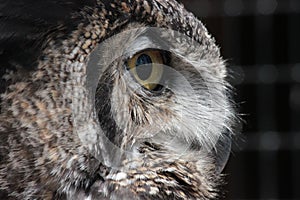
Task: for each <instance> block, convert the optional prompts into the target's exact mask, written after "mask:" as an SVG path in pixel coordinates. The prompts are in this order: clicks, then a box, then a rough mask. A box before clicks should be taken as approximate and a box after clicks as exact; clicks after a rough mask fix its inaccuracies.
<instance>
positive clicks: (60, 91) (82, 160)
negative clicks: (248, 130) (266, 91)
mask: <svg viewBox="0 0 300 200" xmlns="http://www.w3.org/2000/svg"><path fill="white" fill-rule="evenodd" d="M132 22H135V23H137V24H140V26H141V27H142V26H153V27H161V28H168V29H174V30H177V31H179V32H181V33H183V34H185V35H187V36H189V37H192V38H193V39H194V40H196V41H197V42H199V43H200V44H201V46H202V47H203V54H202V55H201V58H202V59H205V60H207V61H210V60H213V61H214V62H215V63H220V66H221V67H215V68H212V69H211V73H213V74H214V75H215V77H218V78H219V79H220V80H223V78H224V77H225V76H226V70H225V68H224V66H223V61H222V58H221V57H220V53H219V49H218V47H217V46H216V45H215V41H214V40H213V38H211V37H210V35H209V34H208V33H207V30H206V29H205V27H204V26H203V25H202V23H201V22H200V21H199V20H197V19H196V18H195V17H194V16H193V15H192V14H191V13H189V12H187V11H186V10H185V9H184V7H183V6H182V5H181V4H179V3H178V2H176V1H173V0H126V1H125V0H124V1H106V0H105V1H97V2H96V3H95V5H94V6H93V7H90V6H89V7H83V8H82V10H81V11H80V12H77V13H74V24H75V25H74V26H72V27H74V30H72V31H71V32H70V33H69V32H68V31H66V27H67V25H64V24H61V25H60V26H58V27H55V29H54V30H55V31H52V32H51V33H50V34H48V35H47V36H45V38H43V41H42V43H43V47H44V48H43V51H42V55H41V56H40V57H39V60H38V63H37V66H36V69H35V70H33V71H30V72H26V76H24V77H22V75H21V76H20V78H17V79H16V78H15V77H16V76H19V75H17V73H19V72H15V73H8V74H6V75H5V79H6V80H8V81H9V83H10V85H9V86H8V87H7V88H6V91H5V93H3V94H2V95H1V99H2V105H1V114H0V138H1V141H0V156H1V159H0V197H3V198H5V199H76V198H77V199H84V198H91V199H212V198H215V197H216V196H217V189H216V187H217V185H218V183H219V182H221V181H220V177H219V175H217V174H215V173H214V166H213V164H212V163H209V162H208V161H209V158H203V161H201V155H200V156H199V157H198V159H189V160H188V161H187V160H185V159H175V160H173V159H172V151H169V150H168V149H165V148H164V146H161V145H156V144H152V143H147V142H145V143H142V144H141V146H140V148H139V153H141V154H143V155H144V156H143V157H142V159H141V160H139V159H137V160H124V161H122V165H123V166H124V167H123V170H122V171H118V170H113V169H110V168H109V167H107V166H105V165H104V164H103V163H101V162H100V161H99V160H98V159H96V158H95V157H94V156H93V155H92V154H91V153H90V151H91V147H89V146H87V145H83V144H82V141H81V139H80V138H79V136H78V135H77V134H75V132H74V128H75V127H76V126H77V125H78V124H79V126H80V124H90V125H91V127H93V126H94V124H96V121H95V119H93V117H91V113H90V107H89V106H90V105H89V103H88V102H89V101H88V94H87V91H86V88H85V84H86V67H87V63H88V61H89V55H90V53H91V52H92V51H93V50H94V49H95V47H96V46H97V44H99V43H100V42H101V41H103V40H105V39H106V38H108V37H110V36H112V35H114V34H116V33H118V32H120V31H121V30H123V29H126V27H128V26H129V25H130V23H132ZM66 33H67V35H66ZM1 67H2V66H1ZM75 125H76V126H75ZM229 126H230V125H229ZM76 128H77V127H76ZM193 156H194V155H191V157H193ZM207 163H209V164H207ZM132 166H135V167H132Z"/></svg>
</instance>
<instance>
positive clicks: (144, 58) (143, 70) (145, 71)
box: [135, 54, 152, 81]
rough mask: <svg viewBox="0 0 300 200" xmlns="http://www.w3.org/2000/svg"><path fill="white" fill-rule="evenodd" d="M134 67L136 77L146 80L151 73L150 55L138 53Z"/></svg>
mask: <svg viewBox="0 0 300 200" xmlns="http://www.w3.org/2000/svg"><path fill="white" fill-rule="evenodd" d="M135 67H136V73H137V75H138V77H139V78H140V79H141V80H143V81H145V80H147V79H148V78H150V76H151V73H152V59H151V57H150V56H148V55H146V54H142V55H140V56H139V57H138V59H137V60H136V63H135Z"/></svg>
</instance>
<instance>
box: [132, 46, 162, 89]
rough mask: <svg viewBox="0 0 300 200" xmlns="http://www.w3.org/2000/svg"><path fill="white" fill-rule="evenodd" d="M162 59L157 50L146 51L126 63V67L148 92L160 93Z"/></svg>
mask: <svg viewBox="0 0 300 200" xmlns="http://www.w3.org/2000/svg"><path fill="white" fill-rule="evenodd" d="M163 64H164V58H163V55H162V53H161V52H160V51H158V50H146V51H143V52H140V53H138V54H136V55H134V56H133V57H132V58H130V59H129V60H128V61H127V65H128V66H127V67H128V69H129V70H130V72H131V74H132V76H133V77H134V78H135V80H136V81H137V82H138V83H139V84H140V85H142V86H143V87H144V88H146V89H147V90H150V91H160V90H161V89H162V88H163V86H162V85H161V84H160V82H161V79H162V77H163V73H164V68H163V66H162V65H163Z"/></svg>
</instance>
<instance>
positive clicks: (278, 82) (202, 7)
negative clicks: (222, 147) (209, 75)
mask: <svg viewBox="0 0 300 200" xmlns="http://www.w3.org/2000/svg"><path fill="white" fill-rule="evenodd" d="M182 2H183V3H184V4H185V5H186V7H187V8H188V10H190V11H192V12H193V13H195V14H196V15H197V16H198V17H199V18H200V19H201V20H202V22H203V23H204V24H205V25H206V26H207V28H208V30H209V32H210V33H211V34H212V35H213V36H214V37H215V39H216V41H217V43H218V44H219V46H220V47H221V51H222V55H223V57H224V58H225V59H227V61H228V66H229V69H230V74H231V75H232V77H230V78H229V81H230V82H231V83H232V84H233V85H234V86H235V91H234V99H235V101H236V102H237V103H238V107H239V112H240V113H241V114H243V117H242V118H243V119H244V121H245V123H244V124H243V131H242V132H243V135H242V136H239V139H237V140H236V141H235V144H234V147H233V153H232V155H231V158H230V160H229V163H228V165H227V167H226V169H225V173H226V174H228V176H227V182H228V184H227V186H226V188H225V189H224V190H226V191H227V193H225V196H226V199H300V0H183V1H182Z"/></svg>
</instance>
